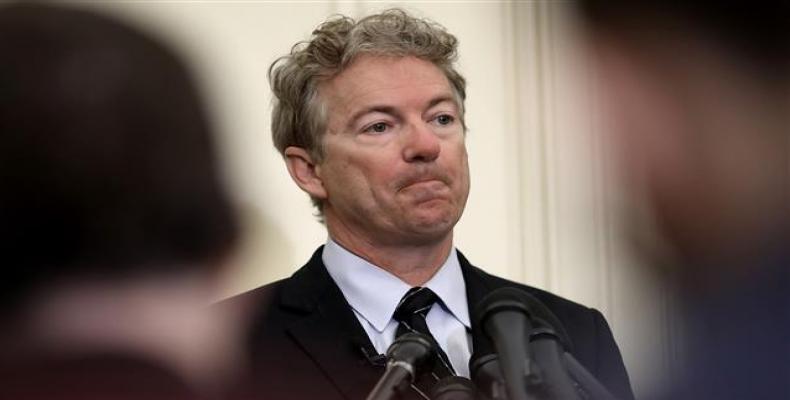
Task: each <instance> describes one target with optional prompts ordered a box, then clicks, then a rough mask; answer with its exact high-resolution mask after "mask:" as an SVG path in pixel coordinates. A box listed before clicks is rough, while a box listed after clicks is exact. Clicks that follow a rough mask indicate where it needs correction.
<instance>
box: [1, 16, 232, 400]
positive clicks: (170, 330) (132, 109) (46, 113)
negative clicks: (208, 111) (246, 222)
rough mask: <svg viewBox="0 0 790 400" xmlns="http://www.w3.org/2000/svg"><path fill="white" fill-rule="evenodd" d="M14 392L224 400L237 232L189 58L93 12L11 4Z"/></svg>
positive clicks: (7, 295) (6, 136)
mask: <svg viewBox="0 0 790 400" xmlns="http://www.w3.org/2000/svg"><path fill="white" fill-rule="evenodd" d="M0 54H2V62H0V257H2V270H3V279H2V280H0V282H2V284H0V285H1V286H2V290H0V296H2V302H0V321H2V326H3V329H2V331H0V398H4V399H32V398H41V399H63V398H68V399H72V398H74V399H77V398H79V399H94V398H96V399H127V398H128V399H140V398H146V399H151V398H154V399H155V398H168V399H178V398H193V397H197V396H201V397H211V396H213V395H216V394H217V393H218V392H217V391H218V390H219V389H220V388H221V387H222V385H223V383H225V380H226V379H227V378H229V377H230V376H231V374H233V373H234V371H235V368H236V366H237V364H238V359H237V356H238V355H239V352H238V350H237V349H236V348H235V345H234V343H235V340H234V329H235V328H234V326H235V324H234V323H233V322H232V320H233V318H234V315H233V313H228V310H223V311H224V313H223V314H221V315H216V314H214V313H213V311H212V309H210V308H208V307H207V305H208V303H209V301H210V296H211V294H212V293H213V291H214V290H215V289H216V288H215V287H214V281H215V280H214V278H215V275H216V274H217V273H218V272H219V269H220V267H221V266H222V265H223V263H225V262H226V261H227V258H228V256H229V254H230V253H231V251H232V249H233V247H234V244H235V242H236V239H237V236H238V235H237V226H236V221H235V219H234V215H233V213H232V210H231V207H230V203H229V199H228V198H227V196H226V194H225V192H224V190H223V187H222V184H221V177H220V174H219V171H218V161H217V159H216V158H215V155H214V148H213V144H212V137H211V135H210V134H211V132H210V129H209V123H208V121H207V118H206V115H205V114H204V112H203V109H202V106H201V104H200V101H199V99H198V95H197V92H196V88H195V87H194V86H193V83H192V81H191V79H190V76H189V74H188V72H187V70H186V68H185V67H184V66H183V65H182V63H181V62H180V61H179V59H177V58H176V56H175V55H174V54H173V53H172V52H171V51H170V50H169V49H167V48H165V47H164V46H163V45H161V44H159V43H158V42H157V41H155V40H153V39H151V38H149V37H147V36H146V35H143V34H141V33H139V32H137V31H135V30H133V29H131V28H129V27H127V26H125V25H123V24H121V23H119V22H115V21H113V20H111V19H109V18H106V17H102V16H99V15H97V14H93V13H90V12H86V11H79V10H76V9H69V8H61V7H57V6H46V5H36V4H33V5H31V4H13V5H5V6H2V7H0Z"/></svg>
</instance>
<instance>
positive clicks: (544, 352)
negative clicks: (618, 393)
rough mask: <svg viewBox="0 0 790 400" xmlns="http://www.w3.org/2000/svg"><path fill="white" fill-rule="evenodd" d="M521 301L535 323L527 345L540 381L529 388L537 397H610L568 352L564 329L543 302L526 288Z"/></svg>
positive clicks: (609, 399)
mask: <svg viewBox="0 0 790 400" xmlns="http://www.w3.org/2000/svg"><path fill="white" fill-rule="evenodd" d="M521 297H522V301H524V304H525V305H526V306H527V309H528V310H529V315H530V317H531V319H532V321H533V322H534V323H535V325H536V327H535V329H533V330H532V332H530V335H529V342H530V343H529V346H530V349H531V350H532V356H533V357H534V359H535V362H536V363H537V364H538V365H540V368H541V373H542V377H543V381H542V382H541V384H540V386H539V387H536V388H535V390H534V391H533V392H534V393H536V394H537V397H538V398H547V399H592V400H614V399H615V398H614V396H612V394H611V393H610V392H609V391H608V390H607V389H606V388H605V387H604V386H603V385H602V384H601V383H600V382H598V380H597V379H595V377H594V376H593V375H592V374H591V373H590V372H589V371H587V370H586V369H585V368H584V367H583V366H582V365H581V364H579V362H578V361H577V360H576V359H575V358H574V357H573V356H572V355H571V354H570V351H571V349H572V347H571V341H570V338H569V336H568V333H567V332H566V331H565V329H564V327H563V325H562V323H561V322H560V320H559V319H558V318H557V317H556V316H555V315H554V313H552V312H551V310H549V309H548V307H546V305H545V304H543V302H541V301H540V300H538V299H536V298H535V297H534V296H532V295H530V294H529V293H527V292H522V293H521Z"/></svg>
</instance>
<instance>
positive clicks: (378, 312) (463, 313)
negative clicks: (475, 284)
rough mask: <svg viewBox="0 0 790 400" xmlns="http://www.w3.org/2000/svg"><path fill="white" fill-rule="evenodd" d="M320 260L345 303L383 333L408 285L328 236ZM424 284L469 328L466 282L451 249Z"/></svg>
mask: <svg viewBox="0 0 790 400" xmlns="http://www.w3.org/2000/svg"><path fill="white" fill-rule="evenodd" d="M322 260H323V261H324V265H325V266H326V269H327V271H328V272H329V275H330V276H331V277H332V279H333V280H334V281H335V283H336V284H337V286H338V287H339V288H340V290H341V291H342V292H343V296H345V298H346V301H348V304H349V305H351V307H352V308H353V309H354V310H355V311H356V312H358V313H359V314H360V315H362V317H363V318H365V319H366V320H367V321H368V322H370V324H371V325H372V326H373V327H374V328H375V329H376V330H377V331H379V332H383V331H384V329H385V328H386V327H387V324H389V322H390V320H391V319H392V315H393V314H394V313H395V308H396V307H397V306H398V302H400V299H401V298H402V297H403V295H404V294H406V292H407V291H408V290H409V289H410V288H411V286H409V285H408V284H407V283H405V282H403V281H402V280H400V279H399V278H398V277H396V276H395V275H393V274H391V273H389V272H387V271H385V270H383V269H381V268H379V267H377V266H375V265H373V264H371V263H369V262H367V261H365V260H364V259H362V258H361V257H359V256H357V255H355V254H353V253H351V252H350V251H348V250H346V249H345V248H343V247H342V246H340V245H339V244H337V243H335V242H334V241H333V240H332V239H331V238H330V239H328V240H327V243H326V246H324V252H323V254H322ZM424 286H425V287H428V288H430V289H431V290H433V291H434V293H436V295H437V296H439V298H440V299H441V300H442V302H443V303H444V305H445V307H446V308H447V310H448V311H449V312H450V313H451V314H452V315H453V316H454V317H455V318H456V319H458V321H460V322H461V323H462V324H463V325H464V326H466V327H467V328H469V327H471V323H470V321H469V308H468V305H467V301H466V285H465V283H464V277H463V274H462V273H461V265H460V263H459V262H458V254H457V253H456V251H455V249H453V250H452V251H451V252H450V255H449V257H447V260H446V261H445V262H444V264H443V265H442V266H441V267H440V268H439V271H437V272H436V274H435V275H434V276H433V277H432V278H431V279H430V280H429V281H428V282H426V283H425V285H424Z"/></svg>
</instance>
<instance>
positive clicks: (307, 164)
mask: <svg viewBox="0 0 790 400" xmlns="http://www.w3.org/2000/svg"><path fill="white" fill-rule="evenodd" d="M285 165H286V166H287V167H288V173H289V174H291V179H293V180H294V182H296V184H297V185H299V187H300V188H301V189H302V190H304V191H305V192H307V194H309V195H310V196H312V197H314V198H317V199H326V190H325V189H324V182H323V181H322V180H321V177H320V176H319V174H318V173H317V168H316V167H317V165H316V163H315V161H314V160H313V157H311V156H310V154H309V153H308V152H307V150H305V149H304V148H301V147H297V146H289V147H286V148H285Z"/></svg>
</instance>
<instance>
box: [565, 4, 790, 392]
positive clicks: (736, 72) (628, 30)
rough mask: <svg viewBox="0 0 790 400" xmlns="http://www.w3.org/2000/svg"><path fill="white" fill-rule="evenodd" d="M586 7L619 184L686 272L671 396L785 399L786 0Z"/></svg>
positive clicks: (788, 215)
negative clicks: (643, 208) (643, 207)
mask: <svg viewBox="0 0 790 400" xmlns="http://www.w3.org/2000/svg"><path fill="white" fill-rule="evenodd" d="M579 11H580V15H581V17H582V19H583V21H584V22H585V23H586V25H587V28H588V33H589V41H588V44H589V50H590V55H591V60H592V61H593V65H594V67H595V70H594V75H595V76H596V77H597V78H599V79H600V81H599V84H598V87H600V88H601V89H602V90H601V92H602V100H603V104H602V106H601V108H602V109H603V111H604V113H605V114H604V116H605V118H604V121H605V123H606V124H607V125H606V131H607V133H608V134H609V135H610V136H609V137H608V140H610V141H611V143H612V145H613V150H615V151H614V152H613V154H615V155H616V156H617V158H618V162H619V163H620V167H621V168H620V170H621V171H622V172H623V177H624V178H625V179H624V181H623V182H624V183H625V184H626V185H627V187H628V189H631V194H632V195H634V197H633V198H634V199H636V200H637V201H640V200H641V201H645V202H646V203H647V209H648V210H649V211H650V215H651V216H652V218H653V220H654V222H655V226H656V227H657V229H658V231H659V232H660V233H661V235H660V238H661V239H662V241H663V243H660V244H659V243H653V246H652V248H653V249H661V251H653V253H652V254H651V256H654V257H655V258H654V259H655V260H660V261H659V262H661V263H662V264H665V265H673V266H675V271H674V272H675V274H676V276H677V277H678V289H679V293H680V294H681V298H680V301H681V304H682V310H680V313H681V315H680V316H679V318H681V321H682V324H683V325H684V326H685V331H686V332H685V333H686V336H685V338H684V339H685V343H684V345H685V346H684V347H685V348H684V351H683V355H682V357H683V359H684V362H683V364H684V365H683V367H684V369H683V371H682V373H680V374H679V376H677V377H676V379H673V383H672V385H671V389H668V390H667V391H668V393H666V394H664V396H665V397H666V398H673V399H774V398H790V381H788V377H790V340H788V338H790V246H788V239H790V212H789V211H788V208H789V207H790V201H789V200H790V198H789V196H788V183H790V180H788V177H789V175H788V168H789V167H790V158H789V157H788V152H789V151H790V141H788V139H789V138H790V135H789V134H790V132H789V129H790V123H789V122H790V3H788V2H785V1H763V2H757V3H748V2H717V3H714V2H693V1H692V2H686V1H653V0H646V1H639V2H628V1H592V0H590V1H581V2H580V7H579ZM662 246H663V247H662ZM650 247H651V246H643V249H646V248H650ZM678 367H680V366H678Z"/></svg>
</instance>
